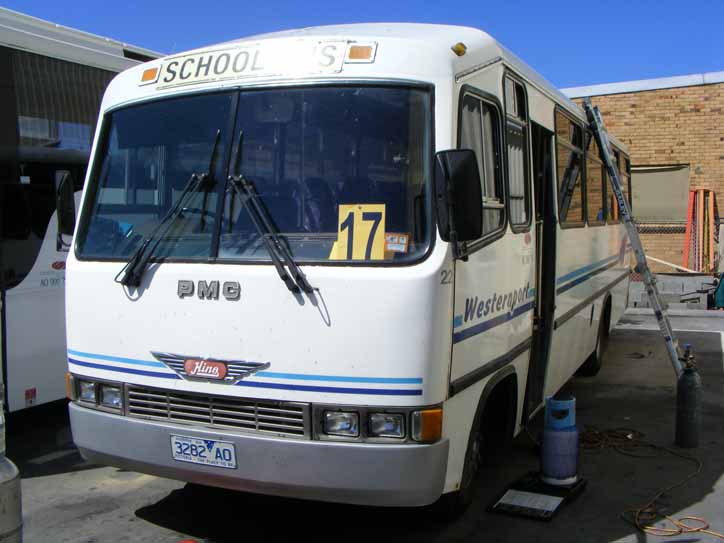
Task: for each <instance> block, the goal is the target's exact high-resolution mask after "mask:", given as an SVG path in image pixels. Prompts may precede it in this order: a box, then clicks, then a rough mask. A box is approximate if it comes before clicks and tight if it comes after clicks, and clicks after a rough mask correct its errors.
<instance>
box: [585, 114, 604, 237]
mask: <svg viewBox="0 0 724 543" xmlns="http://www.w3.org/2000/svg"><path fill="white" fill-rule="evenodd" d="M589 135H590V137H591V140H592V143H595V145H596V147H598V142H597V141H596V136H595V135H594V134H593V131H592V130H591V129H589V128H584V129H583V138H584V142H585V138H586V137H588V136H589ZM589 155H590V157H591V158H592V159H593V161H594V162H595V163H597V164H598V168H599V170H601V187H600V188H601V202H602V206H603V208H602V211H603V218H602V219H601V220H600V221H598V220H596V221H595V222H593V223H591V221H590V219H589V215H588V159H589ZM583 170H584V172H585V173H584V178H585V183H584V185H583V186H585V188H586V197H585V200H586V204H585V218H586V225H587V226H589V227H590V228H599V227H601V226H606V224H608V221H607V219H608V202H607V201H606V198H607V197H608V196H607V193H606V180H607V178H608V171H606V167H605V166H604V164H603V160H601V152H600V149H599V153H598V156H595V155H594V154H593V153H590V152H589V151H588V146H584V148H583Z"/></svg>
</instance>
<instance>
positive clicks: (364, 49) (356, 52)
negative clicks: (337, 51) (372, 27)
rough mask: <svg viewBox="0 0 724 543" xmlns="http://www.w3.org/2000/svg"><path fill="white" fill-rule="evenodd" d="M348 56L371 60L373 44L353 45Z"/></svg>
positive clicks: (355, 58)
mask: <svg viewBox="0 0 724 543" xmlns="http://www.w3.org/2000/svg"><path fill="white" fill-rule="evenodd" d="M347 58H349V60H369V59H371V58H372V46H371V45H351V46H350V48H349V54H348V55H347Z"/></svg>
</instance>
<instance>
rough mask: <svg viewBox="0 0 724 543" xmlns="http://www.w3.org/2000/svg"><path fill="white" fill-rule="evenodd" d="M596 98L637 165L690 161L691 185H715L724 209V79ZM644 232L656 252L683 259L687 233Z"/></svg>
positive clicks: (663, 256) (649, 247)
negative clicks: (709, 82)
mask: <svg viewBox="0 0 724 543" xmlns="http://www.w3.org/2000/svg"><path fill="white" fill-rule="evenodd" d="M575 101H576V102H578V103H580V102H581V100H579V99H576V100H575ZM592 102H593V104H594V105H597V106H598V107H599V108H600V110H601V113H602V114H603V119H604V121H605V122H606V127H607V128H608V130H609V131H610V132H611V133H613V134H614V135H615V136H616V137H617V138H618V139H619V140H621V141H623V142H624V143H625V144H626V145H628V147H629V151H630V156H631V164H632V165H633V166H660V165H671V164H688V165H689V167H690V172H691V173H690V178H689V183H690V188H691V189H697V188H704V189H711V190H714V191H715V192H716V196H717V205H718V208H719V211H720V213H722V214H724V83H716V84H711V85H698V86H693V87H681V88H675V89H658V90H651V91H643V92H632V93H623V94H612V95H606V96H595V97H593V98H592ZM634 190H636V188H635V187H634ZM633 211H634V217H635V216H636V210H635V209H634V210H633ZM641 237H642V240H643V243H644V247H645V248H646V251H647V252H649V253H650V254H651V255H652V256H655V257H657V258H661V259H663V260H667V261H671V262H674V263H675V264H681V263H682V258H683V243H684V234H681V233H662V234H643V235H642V236H641ZM652 267H653V269H654V270H656V271H671V269H670V268H666V267H664V266H660V265H657V266H655V267H654V266H652Z"/></svg>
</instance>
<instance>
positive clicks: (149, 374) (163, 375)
mask: <svg viewBox="0 0 724 543" xmlns="http://www.w3.org/2000/svg"><path fill="white" fill-rule="evenodd" d="M68 362H70V363H71V364H75V365H76V366H84V367H86V368H94V369H97V370H107V371H118V372H121V373H132V374H133V375H145V376H146V377H161V378H163V379H181V377H179V376H178V375H176V374H175V373H161V372H158V371H145V370H137V369H133V368H121V367H118V366H106V365H105V364H95V363H93V362H82V361H80V360H75V359H73V358H69V359H68Z"/></svg>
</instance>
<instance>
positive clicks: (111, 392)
mask: <svg viewBox="0 0 724 543" xmlns="http://www.w3.org/2000/svg"><path fill="white" fill-rule="evenodd" d="M101 405H102V406H103V407H110V408H112V409H120V408H121V407H123V396H122V394H121V389H120V387H117V386H111V385H104V384H101Z"/></svg>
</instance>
